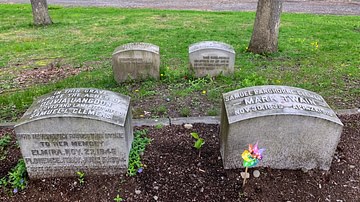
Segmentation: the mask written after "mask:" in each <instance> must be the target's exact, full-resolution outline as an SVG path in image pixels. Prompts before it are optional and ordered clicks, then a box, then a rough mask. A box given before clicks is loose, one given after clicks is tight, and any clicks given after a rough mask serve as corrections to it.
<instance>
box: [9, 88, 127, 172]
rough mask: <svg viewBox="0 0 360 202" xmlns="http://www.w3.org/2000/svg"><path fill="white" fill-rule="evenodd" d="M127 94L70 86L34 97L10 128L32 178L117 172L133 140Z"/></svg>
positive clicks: (125, 168)
mask: <svg viewBox="0 0 360 202" xmlns="http://www.w3.org/2000/svg"><path fill="white" fill-rule="evenodd" d="M129 104H130V97H128V96H124V95H120V94H117V93H114V92H111V91H106V90H99V89H92V88H72V89H64V90H61V91H56V92H53V93H49V94H47V95H44V96H42V97H40V98H39V99H37V100H36V101H35V102H34V103H33V104H32V105H31V107H30V108H29V109H28V110H27V111H26V113H25V114H24V115H23V117H22V118H21V119H20V121H19V122H18V124H17V125H15V132H16V136H17V139H18V141H19V144H20V148H21V153H22V155H23V158H24V160H25V163H26V167H27V171H28V173H29V176H30V177H31V178H44V177H66V176H75V172H77V171H82V172H85V173H86V175H101V174H120V173H124V172H126V170H127V165H128V155H129V152H130V149H131V143H132V140H133V131H132V125H131V120H132V116H131V110H129Z"/></svg>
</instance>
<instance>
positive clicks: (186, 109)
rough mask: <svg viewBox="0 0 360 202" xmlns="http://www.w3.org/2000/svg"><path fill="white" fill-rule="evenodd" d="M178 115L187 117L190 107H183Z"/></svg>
mask: <svg viewBox="0 0 360 202" xmlns="http://www.w3.org/2000/svg"><path fill="white" fill-rule="evenodd" d="M180 115H181V116H182V117H188V116H189V115H190V108H189V107H184V108H182V109H181V110H180Z"/></svg>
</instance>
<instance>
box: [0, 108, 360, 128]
mask: <svg viewBox="0 0 360 202" xmlns="http://www.w3.org/2000/svg"><path fill="white" fill-rule="evenodd" d="M335 112H336V114H337V115H351V114H357V113H360V108H359V109H341V110H336V111H335ZM185 123H190V124H194V123H205V124H220V116H202V117H181V118H158V119H133V120H132V124H133V126H156V125H164V126H169V125H182V124H185ZM16 124H17V123H16V122H9V123H0V128H14V126H15V125H16Z"/></svg>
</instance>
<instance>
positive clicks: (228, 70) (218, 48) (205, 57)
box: [189, 41, 235, 77]
mask: <svg viewBox="0 0 360 202" xmlns="http://www.w3.org/2000/svg"><path fill="white" fill-rule="evenodd" d="M189 60H190V68H191V70H192V71H193V72H194V74H195V77H204V76H207V75H209V76H217V75H219V74H223V75H230V74H232V73H233V72H234V65H235V51H234V48H233V47H232V46H230V45H228V44H225V43H222V42H217V41H202V42H199V43H195V44H192V45H190V46H189Z"/></svg>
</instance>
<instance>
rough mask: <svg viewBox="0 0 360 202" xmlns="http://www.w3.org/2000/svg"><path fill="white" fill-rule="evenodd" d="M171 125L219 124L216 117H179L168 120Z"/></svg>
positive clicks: (218, 118) (218, 119)
mask: <svg viewBox="0 0 360 202" xmlns="http://www.w3.org/2000/svg"><path fill="white" fill-rule="evenodd" d="M170 123H171V125H182V124H186V123H191V124H193V123H205V124H220V117H218V116H203V117H180V118H170Z"/></svg>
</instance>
